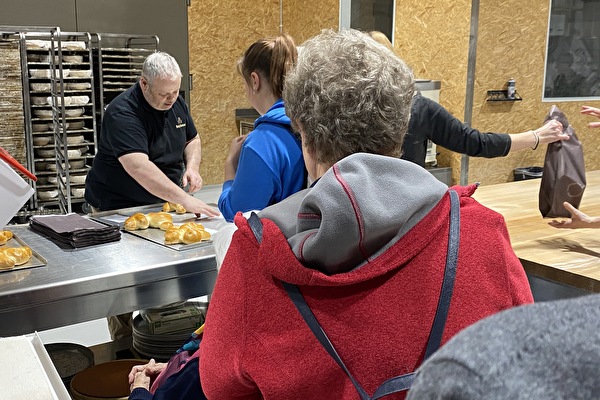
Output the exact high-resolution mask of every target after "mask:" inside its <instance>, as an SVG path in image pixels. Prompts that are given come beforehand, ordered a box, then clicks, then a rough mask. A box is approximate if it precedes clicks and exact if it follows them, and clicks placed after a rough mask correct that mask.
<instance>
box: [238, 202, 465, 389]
mask: <svg viewBox="0 0 600 400" xmlns="http://www.w3.org/2000/svg"><path fill="white" fill-rule="evenodd" d="M449 192H450V230H449V235H448V250H447V253H446V265H445V270H444V279H443V282H442V289H441V293H440V298H439V300H438V305H437V309H436V312H435V317H434V319H433V325H432V328H431V332H430V334H429V339H428V340H427V347H426V350H425V357H424V359H427V358H428V357H429V356H430V355H431V354H433V352H435V351H436V350H437V349H438V348H439V347H440V344H441V341H442V335H443V333H444V327H445V325H446V320H447V317H448V310H449V309H450V300H451V298H452V292H453V290H454V280H455V278H456V265H457V262H458V247H459V239H460V202H459V198H458V193H456V191H454V190H450V191H449ZM248 222H249V224H250V228H251V229H252V232H253V233H254V235H255V237H256V240H257V241H258V242H259V243H260V242H261V241H262V230H263V229H262V223H261V221H260V218H258V216H257V215H256V214H255V213H252V214H251V215H250V218H249V219H248ZM281 283H282V285H283V287H284V288H285V290H286V291H287V293H288V295H289V296H290V298H291V300H292V302H293V303H294V305H295V306H296V308H297V309H298V311H299V312H300V314H301V315H302V318H303V319H304V321H305V322H306V324H307V325H308V326H309V328H310V329H311V331H312V332H313V334H314V335H315V337H316V338H317V340H318V341H319V343H321V345H322V346H323V347H324V348H325V350H326V351H327V353H328V354H329V355H330V356H331V357H332V358H333V359H334V361H335V362H336V363H337V364H338V365H339V366H340V368H342V370H344V372H345V373H346V375H347V376H348V378H350V381H352V384H353V385H354V387H355V388H356V391H357V392H358V394H359V395H360V398H361V399H362V400H376V399H379V398H381V397H384V396H387V395H389V394H392V393H397V392H401V391H404V390H408V389H410V387H411V385H412V382H413V380H414V377H415V373H414V372H411V373H408V374H404V375H400V376H396V377H393V378H390V379H388V380H386V381H385V382H383V383H382V384H381V385H380V386H379V387H378V388H377V390H376V391H375V393H374V394H373V397H369V395H368V394H367V393H366V392H365V390H364V389H363V388H362V386H360V384H359V383H358V382H357V381H356V380H355V379H354V377H353V376H352V374H351V373H350V371H349V370H348V368H347V367H346V365H345V364H344V362H343V361H342V359H341V357H340V356H339V354H338V353H337V351H336V350H335V348H334V347H333V344H332V343H331V341H330V340H329V337H327V334H326V333H325V331H324V330H323V328H322V327H321V325H320V324H319V322H318V321H317V318H316V317H315V315H314V314H313V312H312V310H311V309H310V307H309V306H308V304H307V303H306V300H305V299H304V297H303V296H302V293H300V290H299V289H298V286H296V285H292V284H290V283H287V282H283V281H282V282H281Z"/></svg>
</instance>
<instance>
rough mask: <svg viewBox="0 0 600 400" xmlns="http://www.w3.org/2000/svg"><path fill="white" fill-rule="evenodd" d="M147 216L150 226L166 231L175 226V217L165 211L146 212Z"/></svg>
mask: <svg viewBox="0 0 600 400" xmlns="http://www.w3.org/2000/svg"><path fill="white" fill-rule="evenodd" d="M146 218H148V222H149V223H150V228H158V229H161V230H163V231H166V230H167V229H169V228H170V227H172V226H173V217H172V216H171V214H169V213H167V212H164V211H159V212H153V213H152V212H151V213H148V214H146Z"/></svg>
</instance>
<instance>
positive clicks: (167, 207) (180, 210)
mask: <svg viewBox="0 0 600 400" xmlns="http://www.w3.org/2000/svg"><path fill="white" fill-rule="evenodd" d="M162 210H163V211H164V212H171V211H175V212H176V213H177V214H185V213H186V212H187V211H186V209H185V208H184V207H183V206H182V205H181V204H175V203H170V202H168V201H167V202H166V203H165V204H164V205H163V208H162Z"/></svg>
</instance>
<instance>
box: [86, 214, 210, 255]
mask: <svg viewBox="0 0 600 400" xmlns="http://www.w3.org/2000/svg"><path fill="white" fill-rule="evenodd" d="M159 211H162V208H160V207H157V208H155V209H153V208H149V209H144V210H141V211H139V212H142V213H144V214H148V213H150V212H159ZM133 214H135V212H131V211H129V212H124V211H120V212H117V213H115V214H109V215H103V216H102V217H92V219H95V220H98V221H99V222H103V223H105V224H112V225H115V224H116V225H119V227H120V228H121V231H123V232H126V233H129V234H130V235H134V236H137V237H140V238H142V239H146V240H148V241H150V242H153V243H156V244H158V245H161V246H163V247H167V248H169V249H173V250H177V251H181V250H191V249H197V248H199V247H205V246H209V245H212V239H210V240H203V241H201V242H198V243H192V244H182V243H180V244H165V231H161V230H160V229H156V228H148V229H140V230H137V231H127V230H125V229H123V223H124V222H125V220H126V219H127V218H129V217H130V216H132V215H133ZM169 214H171V215H172V216H173V224H175V225H181V224H183V223H186V222H198V218H197V217H196V214H193V213H185V214H175V213H169ZM200 223H202V222H200ZM204 229H205V230H206V231H207V232H208V233H210V234H211V236H212V235H214V234H215V233H216V232H217V231H216V230H215V229H210V228H206V227H204Z"/></svg>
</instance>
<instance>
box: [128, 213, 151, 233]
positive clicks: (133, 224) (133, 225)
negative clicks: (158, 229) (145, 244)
mask: <svg viewBox="0 0 600 400" xmlns="http://www.w3.org/2000/svg"><path fill="white" fill-rule="evenodd" d="M148 226H150V222H149V221H148V218H146V216H145V215H144V214H142V213H135V214H133V215H132V216H131V217H129V218H127V219H126V220H125V223H124V224H123V228H124V229H125V230H126V231H136V230H138V229H148Z"/></svg>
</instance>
